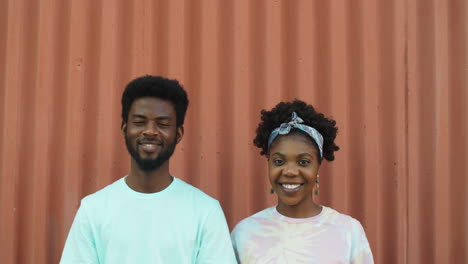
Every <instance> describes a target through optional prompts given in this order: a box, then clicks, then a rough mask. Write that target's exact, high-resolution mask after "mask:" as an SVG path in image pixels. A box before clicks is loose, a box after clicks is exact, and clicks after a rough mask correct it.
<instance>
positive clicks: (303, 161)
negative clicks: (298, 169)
mask: <svg viewBox="0 0 468 264" xmlns="http://www.w3.org/2000/svg"><path fill="white" fill-rule="evenodd" d="M309 164H310V161H309V160H300V161H299V165H301V166H307V165H309Z"/></svg>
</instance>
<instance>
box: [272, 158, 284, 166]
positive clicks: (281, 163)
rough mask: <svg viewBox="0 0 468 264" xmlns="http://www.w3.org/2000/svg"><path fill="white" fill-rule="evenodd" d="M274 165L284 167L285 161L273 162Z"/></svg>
mask: <svg viewBox="0 0 468 264" xmlns="http://www.w3.org/2000/svg"><path fill="white" fill-rule="evenodd" d="M273 163H274V164H275V165H276V166H280V165H283V163H284V161H283V160H278V159H277V160H273Z"/></svg>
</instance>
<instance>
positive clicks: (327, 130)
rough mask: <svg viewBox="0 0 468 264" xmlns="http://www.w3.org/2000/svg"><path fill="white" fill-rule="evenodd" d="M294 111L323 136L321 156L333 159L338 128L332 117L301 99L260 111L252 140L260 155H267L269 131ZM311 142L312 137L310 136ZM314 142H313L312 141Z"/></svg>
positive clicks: (288, 119)
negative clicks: (327, 116) (259, 117)
mask: <svg viewBox="0 0 468 264" xmlns="http://www.w3.org/2000/svg"><path fill="white" fill-rule="evenodd" d="M293 112H296V113H297V115H298V116H299V117H300V118H302V120H304V123H303V124H304V125H308V126H311V127H313V128H315V129H316V130H317V131H318V132H320V134H322V136H323V158H325V159H326V160H328V161H333V160H334V159H335V155H334V152H335V151H337V150H339V149H340V148H339V147H338V146H337V145H336V144H335V138H336V134H337V132H338V128H337V127H336V122H335V120H333V119H328V118H326V117H325V116H324V115H323V114H321V113H318V112H317V111H315V109H314V107H313V106H312V105H308V104H306V103H305V102H303V101H300V100H294V101H292V102H280V103H279V104H277V105H276V106H275V107H274V108H273V109H271V110H270V111H266V110H265V109H263V110H262V111H261V119H262V121H261V122H260V124H259V125H258V128H257V136H256V137H255V139H254V140H253V143H254V144H255V146H257V147H258V148H260V149H261V151H260V154H261V155H265V156H267V155H268V138H269V137H270V133H271V131H273V129H275V128H277V127H279V126H280V125H281V124H282V123H287V122H289V121H291V115H292V113H293ZM310 140H311V141H312V142H314V141H313V139H312V138H310ZM314 144H315V142H314Z"/></svg>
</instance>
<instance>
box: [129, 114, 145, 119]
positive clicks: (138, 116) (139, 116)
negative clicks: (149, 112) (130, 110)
mask: <svg viewBox="0 0 468 264" xmlns="http://www.w3.org/2000/svg"><path fill="white" fill-rule="evenodd" d="M132 117H136V118H146V116H144V115H137V114H133V115H132Z"/></svg>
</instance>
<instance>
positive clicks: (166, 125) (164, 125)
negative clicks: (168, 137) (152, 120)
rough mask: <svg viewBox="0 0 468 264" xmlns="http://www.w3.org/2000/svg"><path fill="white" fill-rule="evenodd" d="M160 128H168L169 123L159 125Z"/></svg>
mask: <svg viewBox="0 0 468 264" xmlns="http://www.w3.org/2000/svg"><path fill="white" fill-rule="evenodd" d="M159 126H160V127H169V126H170V125H169V123H159Z"/></svg>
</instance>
